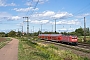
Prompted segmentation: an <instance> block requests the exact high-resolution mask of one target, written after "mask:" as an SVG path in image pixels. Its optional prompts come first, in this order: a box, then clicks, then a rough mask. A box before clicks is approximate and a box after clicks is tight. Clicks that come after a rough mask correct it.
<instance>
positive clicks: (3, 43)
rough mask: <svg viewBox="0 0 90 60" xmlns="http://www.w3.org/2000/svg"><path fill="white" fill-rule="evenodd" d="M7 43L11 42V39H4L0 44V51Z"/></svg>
mask: <svg viewBox="0 0 90 60" xmlns="http://www.w3.org/2000/svg"><path fill="white" fill-rule="evenodd" d="M9 41H11V39H10V38H6V40H4V41H2V42H0V49H1V48H2V47H4V46H5V45H6V44H7V43H8V42H9Z"/></svg>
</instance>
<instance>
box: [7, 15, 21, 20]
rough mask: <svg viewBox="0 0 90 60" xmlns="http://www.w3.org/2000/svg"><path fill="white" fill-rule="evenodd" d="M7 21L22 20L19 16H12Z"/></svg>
mask: <svg viewBox="0 0 90 60" xmlns="http://www.w3.org/2000/svg"><path fill="white" fill-rule="evenodd" d="M6 19H7V20H20V19H21V17H19V16H10V17H7V18H6Z"/></svg>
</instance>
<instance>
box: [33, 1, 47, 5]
mask: <svg viewBox="0 0 90 60" xmlns="http://www.w3.org/2000/svg"><path fill="white" fill-rule="evenodd" d="M33 1H34V2H38V1H39V4H43V3H45V2H47V1H48V0H33Z"/></svg>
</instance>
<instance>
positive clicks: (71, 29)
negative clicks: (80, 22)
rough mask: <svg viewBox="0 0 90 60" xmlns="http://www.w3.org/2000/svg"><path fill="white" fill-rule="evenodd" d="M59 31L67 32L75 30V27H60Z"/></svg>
mask: <svg viewBox="0 0 90 60" xmlns="http://www.w3.org/2000/svg"><path fill="white" fill-rule="evenodd" d="M58 30H59V31H66V32H68V31H74V30H75V28H68V29H67V28H61V29H58Z"/></svg>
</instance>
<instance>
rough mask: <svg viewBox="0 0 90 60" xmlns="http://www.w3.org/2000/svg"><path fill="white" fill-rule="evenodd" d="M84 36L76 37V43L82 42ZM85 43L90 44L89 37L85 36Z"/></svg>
mask: <svg viewBox="0 0 90 60" xmlns="http://www.w3.org/2000/svg"><path fill="white" fill-rule="evenodd" d="M83 39H84V36H79V37H78V42H84V40H83ZM85 43H88V44H90V36H86V42H85Z"/></svg>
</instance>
